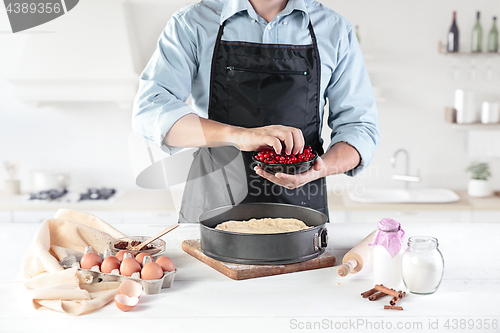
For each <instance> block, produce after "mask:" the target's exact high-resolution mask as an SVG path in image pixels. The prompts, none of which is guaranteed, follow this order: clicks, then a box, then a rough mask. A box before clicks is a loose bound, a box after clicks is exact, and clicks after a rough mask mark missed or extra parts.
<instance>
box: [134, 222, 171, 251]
mask: <svg viewBox="0 0 500 333" xmlns="http://www.w3.org/2000/svg"><path fill="white" fill-rule="evenodd" d="M178 226H179V224H173V225H171V226H168V227H166V228H165V229H163V230H162V231H160V232H159V233H157V234H156V235H154V236H153V237H151V238H148V239H146V240H145V241H144V242H142V243H141V244H139V245H137V246H134V247H132V248H131V250H132V251H139V250H140V249H142V247H143V246H145V245H148V244H149V243H151V242H153V241H155V240H157V239H158V238H160V237H161V236H163V235H165V234H166V233H168V232H170V231H172V230H174V229H175V228H177V227H178Z"/></svg>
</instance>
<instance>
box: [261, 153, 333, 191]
mask: <svg viewBox="0 0 500 333" xmlns="http://www.w3.org/2000/svg"><path fill="white" fill-rule="evenodd" d="M254 170H255V173H256V174H258V175H259V176H261V177H264V178H266V179H267V180H269V181H271V182H273V183H275V184H278V185H281V186H283V187H286V188H288V189H294V188H297V187H301V186H302V185H304V184H307V183H309V182H311V181H313V180H316V179H318V178H321V177H324V176H326V165H325V162H323V159H321V157H319V156H318V158H317V159H316V162H315V163H314V165H313V166H312V167H311V168H310V169H309V170H307V171H306V172H303V173H299V174H296V175H289V174H286V173H282V172H278V173H276V174H274V175H273V174H272V173H269V172H266V171H264V170H263V169H262V168H261V167H260V166H256V167H255V168H254Z"/></svg>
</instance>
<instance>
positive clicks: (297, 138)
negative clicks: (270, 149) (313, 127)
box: [292, 128, 306, 155]
mask: <svg viewBox="0 0 500 333" xmlns="http://www.w3.org/2000/svg"><path fill="white" fill-rule="evenodd" d="M292 135H293V142H294V144H293V154H294V155H296V154H298V153H302V151H303V150H304V146H305V144H306V142H305V140H304V135H302V131H301V130H299V129H298V128H294V129H293V131H292Z"/></svg>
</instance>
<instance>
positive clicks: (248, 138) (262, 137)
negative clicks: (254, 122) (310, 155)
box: [230, 125, 305, 155]
mask: <svg viewBox="0 0 500 333" xmlns="http://www.w3.org/2000/svg"><path fill="white" fill-rule="evenodd" d="M230 141H231V142H233V143H234V144H236V145H237V146H238V147H239V148H240V150H242V151H258V150H262V149H264V148H269V147H272V148H274V150H275V151H276V153H277V154H280V153H281V151H282V150H283V148H284V149H285V153H286V154H287V155H290V154H291V153H293V154H297V153H301V152H302V151H303V150H304V145H305V141H304V136H303V135H302V131H301V130H300V129H298V128H294V127H288V126H282V125H270V126H264V127H256V128H242V127H235V128H234V132H233V135H232V140H230ZM283 144H284V147H283Z"/></svg>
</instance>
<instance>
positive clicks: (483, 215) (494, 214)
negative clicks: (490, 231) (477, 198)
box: [472, 210, 500, 223]
mask: <svg viewBox="0 0 500 333" xmlns="http://www.w3.org/2000/svg"><path fill="white" fill-rule="evenodd" d="M472 222H474V223H484V222H491V223H500V210H473V211H472Z"/></svg>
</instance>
